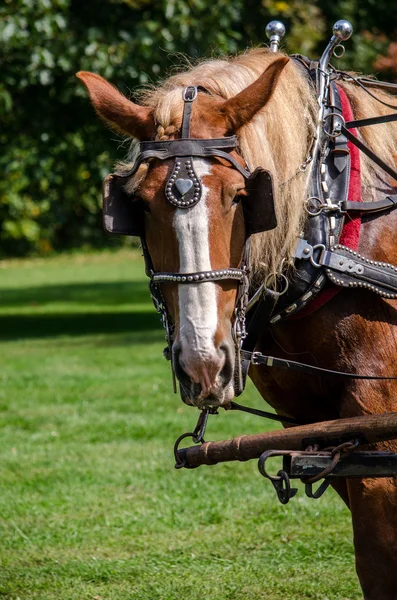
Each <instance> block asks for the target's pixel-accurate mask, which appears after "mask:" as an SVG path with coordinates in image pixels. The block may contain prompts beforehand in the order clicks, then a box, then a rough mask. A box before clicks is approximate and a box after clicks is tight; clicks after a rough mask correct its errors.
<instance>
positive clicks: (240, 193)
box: [232, 188, 247, 205]
mask: <svg viewBox="0 0 397 600" xmlns="http://www.w3.org/2000/svg"><path fill="white" fill-rule="evenodd" d="M246 195H247V192H246V190H245V188H242V189H241V190H237V192H236V194H235V196H234V198H233V202H232V205H233V204H238V203H239V202H241V200H242V199H243V198H244V197H245V196H246Z"/></svg>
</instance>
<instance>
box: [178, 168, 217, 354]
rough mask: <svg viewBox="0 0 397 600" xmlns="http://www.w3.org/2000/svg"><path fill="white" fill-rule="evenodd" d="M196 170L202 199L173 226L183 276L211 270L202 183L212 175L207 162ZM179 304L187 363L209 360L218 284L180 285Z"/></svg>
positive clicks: (180, 212) (215, 319)
mask: <svg viewBox="0 0 397 600" xmlns="http://www.w3.org/2000/svg"><path fill="white" fill-rule="evenodd" d="M194 168H195V171H196V174H197V177H198V178H199V179H200V180H201V187H202V194H201V198H200V200H199V202H198V203H197V204H196V205H195V206H193V207H192V208H185V209H183V208H178V209H177V210H176V213H175V217H174V223H173V224H174V228H175V231H176V235H177V238H178V242H179V258H180V269H179V270H180V272H181V273H193V272H196V271H210V270H211V259H210V248H209V230H208V208H207V202H206V200H207V195H208V189H207V188H206V187H205V186H204V185H203V183H202V177H203V175H208V174H209V168H208V165H207V164H206V162H205V161H204V160H195V161H194ZM178 301H179V315H180V340H181V345H182V354H183V357H184V360H185V361H186V360H189V359H193V360H194V359H195V360H197V359H202V358H207V359H209V358H210V357H211V356H213V355H214V353H215V352H216V350H215V346H214V335H215V332H216V329H217V321H218V318H217V304H216V286H215V284H214V283H212V282H208V283H199V284H188V285H179V286H178Z"/></svg>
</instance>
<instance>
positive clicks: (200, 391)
mask: <svg viewBox="0 0 397 600" xmlns="http://www.w3.org/2000/svg"><path fill="white" fill-rule="evenodd" d="M173 366H174V370H175V375H176V377H177V379H178V380H179V383H180V392H181V397H182V400H183V401H184V402H185V403H186V404H190V405H192V406H196V407H198V408H206V407H217V406H222V405H224V404H228V403H229V402H230V401H231V400H232V399H233V397H234V389H233V383H232V377H233V372H234V352H233V350H232V346H231V345H230V344H229V343H228V342H224V343H222V344H221V345H220V346H219V348H218V349H216V348H215V347H213V348H212V349H211V351H209V350H207V351H206V352H203V353H197V354H193V353H191V352H183V349H182V345H181V344H180V343H179V342H176V343H174V346H173Z"/></svg>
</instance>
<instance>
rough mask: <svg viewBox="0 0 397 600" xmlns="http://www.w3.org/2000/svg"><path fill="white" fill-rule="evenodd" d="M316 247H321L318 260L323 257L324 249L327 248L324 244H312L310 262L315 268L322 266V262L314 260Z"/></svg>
mask: <svg viewBox="0 0 397 600" xmlns="http://www.w3.org/2000/svg"><path fill="white" fill-rule="evenodd" d="M318 248H321V253H320V256H319V260H321V258H322V257H323V255H324V253H325V251H326V250H327V249H326V247H325V246H324V244H316V245H315V246H313V253H312V255H311V257H310V262H311V264H312V265H313V267H316V268H317V269H319V268H320V267H322V264H321V263H320V262H316V261H315V260H314V251H315V250H318Z"/></svg>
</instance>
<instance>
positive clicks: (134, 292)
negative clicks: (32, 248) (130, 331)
mask: <svg viewBox="0 0 397 600" xmlns="http://www.w3.org/2000/svg"><path fill="white" fill-rule="evenodd" d="M57 302H62V303H65V302H70V303H71V304H90V305H98V306H99V305H102V306H103V305H115V306H117V305H120V304H131V303H132V304H134V303H138V304H144V303H146V302H147V303H149V304H150V302H151V301H150V295H149V290H148V284H147V282H146V281H133V282H130V281H115V282H111V283H71V284H59V285H41V286H34V287H28V288H11V289H6V290H0V308H18V307H21V306H32V307H35V306H46V305H47V304H54V303H57Z"/></svg>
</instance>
